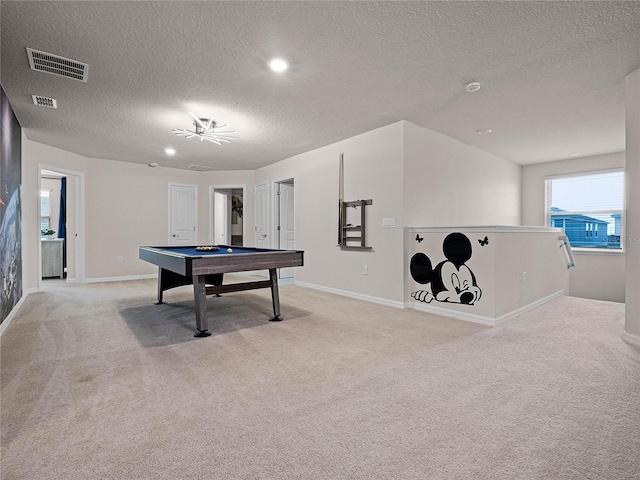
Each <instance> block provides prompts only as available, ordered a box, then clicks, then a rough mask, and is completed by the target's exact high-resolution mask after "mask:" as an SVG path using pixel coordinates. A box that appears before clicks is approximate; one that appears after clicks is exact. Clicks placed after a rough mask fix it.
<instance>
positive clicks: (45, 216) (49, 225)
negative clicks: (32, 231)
mask: <svg viewBox="0 0 640 480" xmlns="http://www.w3.org/2000/svg"><path fill="white" fill-rule="evenodd" d="M44 193H47V196H48V198H49V215H43V213H44V212H43V210H44V209H43V207H44V205H43V203H42V199H43V198H44V197H45V195H44ZM51 193H52V189H50V188H41V189H40V196H39V197H40V198H39V200H40V231H42V230H44V229H45V228H44V227H43V220H44V219H47V224H48V227H47V230H53V229H52V228H51Z"/></svg>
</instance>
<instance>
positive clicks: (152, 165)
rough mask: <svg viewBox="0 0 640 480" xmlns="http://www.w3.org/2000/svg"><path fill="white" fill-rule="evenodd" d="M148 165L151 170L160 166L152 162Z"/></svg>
mask: <svg viewBox="0 0 640 480" xmlns="http://www.w3.org/2000/svg"><path fill="white" fill-rule="evenodd" d="M147 165H149V166H150V167H151V168H156V167H157V166H158V164H157V163H156V162H151V163H148V164H147Z"/></svg>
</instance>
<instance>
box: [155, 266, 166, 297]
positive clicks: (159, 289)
mask: <svg viewBox="0 0 640 480" xmlns="http://www.w3.org/2000/svg"><path fill="white" fill-rule="evenodd" d="M162 287H163V285H162V267H158V303H156V305H162V304H163V303H164V302H163V301H162V292H164V289H163V288H162Z"/></svg>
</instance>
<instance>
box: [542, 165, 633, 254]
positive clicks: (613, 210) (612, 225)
mask: <svg viewBox="0 0 640 480" xmlns="http://www.w3.org/2000/svg"><path fill="white" fill-rule="evenodd" d="M545 197H546V200H545V203H546V205H545V212H546V224H547V226H551V227H558V228H563V229H564V231H565V233H566V234H567V237H568V238H569V241H570V242H571V245H572V246H573V247H583V248H601V249H621V248H622V245H621V242H620V239H621V238H622V211H623V207H624V172H623V171H621V170H614V171H604V172H591V173H580V174H573V175H563V176H557V177H547V178H545Z"/></svg>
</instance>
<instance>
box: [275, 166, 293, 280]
mask: <svg viewBox="0 0 640 480" xmlns="http://www.w3.org/2000/svg"><path fill="white" fill-rule="evenodd" d="M274 186H275V188H274V191H275V201H274V209H275V212H274V218H275V220H276V221H275V235H274V237H275V244H276V248H279V249H281V250H294V249H295V221H294V220H295V218H294V212H295V210H294V182H293V178H288V179H286V180H280V181H277V182H274ZM278 275H279V277H280V278H293V276H294V269H293V268H281V269H280V270H279V274H278Z"/></svg>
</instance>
